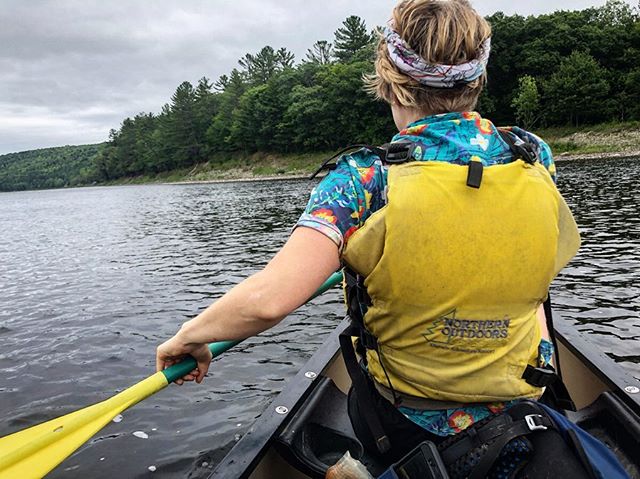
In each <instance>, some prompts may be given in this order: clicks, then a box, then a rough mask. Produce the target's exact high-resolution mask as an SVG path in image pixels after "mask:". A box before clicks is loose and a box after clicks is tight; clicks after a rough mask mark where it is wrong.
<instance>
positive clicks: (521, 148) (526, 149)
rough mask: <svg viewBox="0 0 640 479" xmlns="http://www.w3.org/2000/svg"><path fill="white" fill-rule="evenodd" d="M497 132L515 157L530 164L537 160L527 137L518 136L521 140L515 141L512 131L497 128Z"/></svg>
mask: <svg viewBox="0 0 640 479" xmlns="http://www.w3.org/2000/svg"><path fill="white" fill-rule="evenodd" d="M498 133H499V134H500V138H502V140H503V141H504V142H505V143H506V144H507V145H508V146H509V149H510V150H511V153H513V156H514V158H515V159H518V160H522V161H524V162H525V163H529V164H530V165H533V164H534V163H535V162H536V161H538V154H537V153H536V149H535V147H534V146H533V144H532V143H531V142H530V141H529V140H528V139H526V138H520V140H521V142H518V143H516V141H515V140H514V139H513V136H512V135H513V133H511V132H510V131H508V130H504V129H501V128H498Z"/></svg>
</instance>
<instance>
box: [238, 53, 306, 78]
mask: <svg viewBox="0 0 640 479" xmlns="http://www.w3.org/2000/svg"><path fill="white" fill-rule="evenodd" d="M293 60H294V55H293V53H291V52H289V51H288V50H287V49H286V48H280V49H279V50H278V51H277V52H276V51H275V50H274V49H273V47H270V46H269V45H267V46H266V47H264V48H263V49H262V50H260V51H259V52H258V53H256V54H255V55H253V54H251V53H247V54H245V56H244V57H242V58H241V59H240V60H238V63H239V64H240V66H241V67H242V68H243V70H244V72H243V73H244V75H245V78H246V79H247V81H248V82H249V83H250V84H252V85H262V84H264V83H267V82H268V81H269V79H270V78H271V77H273V76H274V75H275V74H276V73H278V72H281V71H283V70H285V69H287V68H291V67H292V66H293Z"/></svg>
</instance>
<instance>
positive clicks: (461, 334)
mask: <svg viewBox="0 0 640 479" xmlns="http://www.w3.org/2000/svg"><path fill="white" fill-rule="evenodd" d="M510 324H511V320H510V319H509V318H508V317H505V318H503V319H486V320H479V319H461V318H457V317H456V310H453V311H450V312H449V313H447V314H445V315H444V316H441V317H440V318H438V319H437V320H435V321H434V322H433V323H432V324H431V326H430V327H429V328H427V331H426V332H425V333H424V338H425V339H426V340H427V341H428V342H429V344H431V345H432V346H435V347H447V346H453V345H454V344H457V345H459V346H458V347H460V346H462V344H461V340H462V342H463V343H464V344H468V345H469V346H471V345H472V344H473V343H474V340H476V341H477V340H490V342H493V341H500V342H502V341H504V340H506V339H507V338H508V337H509V325H510ZM484 344H486V342H485V343H484ZM496 345H497V344H496ZM472 347H473V346H472ZM447 349H449V347H447ZM454 349H456V347H454ZM473 352H490V351H489V350H486V351H485V350H482V351H480V350H477V351H476V350H475V349H474V350H473Z"/></svg>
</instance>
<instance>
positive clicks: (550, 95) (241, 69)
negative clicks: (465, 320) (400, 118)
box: [74, 0, 640, 183]
mask: <svg viewBox="0 0 640 479" xmlns="http://www.w3.org/2000/svg"><path fill="white" fill-rule="evenodd" d="M639 19H640V4H639V5H638V6H636V7H632V6H630V5H629V4H627V3H626V2H624V1H622V0H609V1H608V2H607V3H606V5H604V6H602V7H594V8H588V9H585V10H582V11H558V12H555V13H551V14H545V15H538V16H528V17H523V16H520V15H510V16H509V15H504V14H503V13H496V14H494V15H491V16H489V17H487V20H488V21H489V22H490V23H491V25H492V28H493V38H492V47H493V49H492V55H491V60H490V63H489V67H488V76H489V83H488V87H487V89H486V90H485V92H484V93H483V95H482V97H481V100H480V104H479V106H478V109H479V111H480V112H481V113H482V114H483V115H485V116H487V117H489V118H491V119H492V120H493V121H494V122H495V123H497V124H505V125H506V124H516V123H517V124H520V125H522V126H524V127H526V128H533V129H535V128H538V127H543V126H544V127H548V126H560V125H573V126H580V125H585V124H594V123H602V122H611V121H627V120H637V119H640V22H639ZM377 38H378V34H377V28H374V29H373V30H371V29H369V28H368V27H367V26H366V25H365V23H364V21H363V20H362V19H360V18H359V17H357V16H350V17H348V18H347V19H346V20H345V21H344V22H343V23H342V25H341V26H340V27H339V28H338V29H337V30H336V31H335V33H334V37H333V39H331V40H319V41H317V42H316V43H315V44H314V45H313V46H311V48H309V49H308V51H307V53H306V56H305V58H303V59H302V60H301V61H299V62H296V59H295V58H294V55H293V54H292V53H291V52H290V51H289V50H287V49H286V48H284V47H283V48H279V49H275V48H273V47H271V46H265V47H264V48H262V49H261V50H260V51H258V52H255V53H247V54H246V55H245V56H243V57H242V58H241V59H239V61H238V66H237V67H236V68H234V69H233V70H232V71H231V72H229V73H228V74H225V75H222V76H221V77H220V78H218V79H217V80H215V81H211V80H210V79H208V78H206V77H203V78H202V79H200V80H199V81H198V82H197V84H196V85H195V86H194V85H192V84H191V83H189V82H183V83H182V84H180V85H179V86H178V87H177V89H176V91H175V93H174V94H173V95H172V97H171V99H170V102H169V103H167V104H166V105H164V106H163V107H162V110H161V112H160V113H158V114H153V113H140V114H138V115H136V116H135V117H133V118H127V119H125V120H124V121H123V122H122V124H121V125H120V128H119V129H117V130H115V129H114V130H111V132H110V134H109V141H108V142H107V143H106V145H105V146H104V147H103V148H102V149H101V151H100V152H99V153H98V154H97V155H96V156H95V158H94V159H93V161H92V165H91V167H90V168H87V169H85V170H84V171H83V172H82V173H79V174H78V175H77V176H76V177H75V180H74V181H76V182H80V183H82V182H85V183H87V182H92V181H106V180H113V179H117V178H121V177H126V176H135V175H141V174H155V173H159V172H163V171H168V170H172V169H176V168H188V167H191V166H192V165H195V164H197V163H202V162H206V161H210V160H212V159H214V160H216V161H224V159H225V158H231V157H232V156H234V155H241V154H250V153H252V152H257V151H260V152H270V153H283V154H287V153H299V152H300V153H301V152H308V151H331V150H335V149H337V148H340V147H342V146H345V145H347V144H350V143H355V142H368V143H384V142H386V141H388V139H389V138H390V137H391V136H392V135H393V133H394V131H395V130H394V126H393V123H392V120H391V117H390V114H389V109H388V107H387V106H386V105H385V104H383V103H381V102H374V101H372V100H371V98H370V96H369V95H368V94H367V93H365V91H364V90H363V84H362V77H363V75H366V74H369V73H372V71H373V61H372V60H373V58H374V51H375V45H376V42H377Z"/></svg>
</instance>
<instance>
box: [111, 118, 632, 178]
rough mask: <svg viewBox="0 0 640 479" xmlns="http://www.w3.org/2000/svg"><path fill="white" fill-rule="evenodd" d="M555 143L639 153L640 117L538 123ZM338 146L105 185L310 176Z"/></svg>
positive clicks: (561, 148)
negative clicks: (579, 124) (565, 124)
mask: <svg viewBox="0 0 640 479" xmlns="http://www.w3.org/2000/svg"><path fill="white" fill-rule="evenodd" d="M534 131H535V133H536V134H538V135H539V136H540V137H542V138H544V139H545V140H546V141H547V142H548V143H549V145H550V146H551V148H552V150H553V152H554V155H555V158H556V161H558V162H564V161H573V160H591V159H603V158H629V157H636V156H637V157H640V122H627V123H615V124H603V125H595V126H590V127H579V128H578V127H559V128H558V127H556V128H547V129H535V128H534ZM332 155H333V152H320V153H305V154H270V153H254V154H250V155H249V154H241V153H233V154H217V155H215V156H214V157H212V159H211V160H210V161H208V162H206V163H200V164H197V165H195V166H193V167H190V168H183V169H177V170H172V171H168V172H163V173H158V174H156V175H142V176H135V177H130V178H120V179H118V180H113V181H109V182H104V183H101V184H102V185H134V184H148V183H178V184H184V183H218V182H226V181H266V180H275V179H296V178H306V177H308V176H309V175H310V174H311V173H312V172H314V171H315V170H316V169H317V168H318V166H319V165H321V164H322V162H323V161H324V160H326V159H327V158H329V157H330V156H332Z"/></svg>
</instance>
